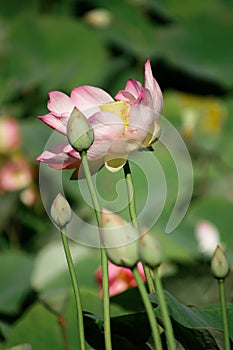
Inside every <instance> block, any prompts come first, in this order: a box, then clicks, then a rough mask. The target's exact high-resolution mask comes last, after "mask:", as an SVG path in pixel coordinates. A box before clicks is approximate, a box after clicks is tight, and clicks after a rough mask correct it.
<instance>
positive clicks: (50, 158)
mask: <svg viewBox="0 0 233 350" xmlns="http://www.w3.org/2000/svg"><path fill="white" fill-rule="evenodd" d="M66 146H67V142H62V143H59V144H57V145H55V146H53V147H51V148H49V149H48V150H46V151H44V152H43V153H42V154H41V155H40V156H39V157H37V160H38V161H39V162H43V163H47V164H48V165H49V166H50V167H51V168H54V169H59V170H61V169H73V168H76V167H78V166H79V165H80V163H81V159H80V156H79V155H78V156H77V157H76V158H74V157H70V156H69V155H67V154H65V153H64V148H65V147H66Z"/></svg>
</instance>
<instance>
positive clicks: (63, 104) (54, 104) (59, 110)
mask: <svg viewBox="0 0 233 350" xmlns="http://www.w3.org/2000/svg"><path fill="white" fill-rule="evenodd" d="M49 97H50V100H49V101H48V105H47V106H48V110H49V111H50V112H52V113H53V114H54V115H55V116H66V117H67V116H69V115H70V113H71V112H72V110H73V109H74V107H75V105H74V103H73V102H72V100H71V98H70V97H69V96H67V95H66V94H64V93H63V92H60V91H52V92H50V93H49Z"/></svg>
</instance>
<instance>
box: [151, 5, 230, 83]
mask: <svg viewBox="0 0 233 350" xmlns="http://www.w3.org/2000/svg"><path fill="white" fill-rule="evenodd" d="M219 28H221V30H219ZM231 33H232V11H231V12H228V13H225V14H224V15H223V14H221V13H217V14H216V15H215V16H206V15H204V14H202V15H199V16H197V17H195V18H191V19H189V20H186V21H183V22H182V23H181V24H174V25H170V26H169V27H167V28H164V29H161V30H160V32H159V34H158V35H157V36H156V39H157V45H158V46H159V47H160V50H161V54H162V55H163V57H164V59H165V60H166V61H167V62H168V63H169V64H171V65H172V66H173V67H176V68H179V69H181V70H184V71H186V72H188V73H189V74H191V75H196V76H198V77H199V78H202V79H207V80H210V81H212V82H215V83H220V84H221V85H222V86H223V87H224V88H226V89H231V88H232V86H233V78H232V74H231V70H232V66H231V63H232V61H233V51H232V50H230V47H229V42H231ZM216 48H217V49H216Z"/></svg>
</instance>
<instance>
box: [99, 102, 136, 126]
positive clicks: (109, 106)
mask: <svg viewBox="0 0 233 350" xmlns="http://www.w3.org/2000/svg"><path fill="white" fill-rule="evenodd" d="M100 109H101V111H105V112H112V113H115V114H117V115H118V116H119V117H120V118H121V120H122V121H123V123H124V128H125V130H127V129H128V126H129V109H130V105H129V104H128V103H127V102H125V101H115V102H110V103H106V104H104V105H102V106H100Z"/></svg>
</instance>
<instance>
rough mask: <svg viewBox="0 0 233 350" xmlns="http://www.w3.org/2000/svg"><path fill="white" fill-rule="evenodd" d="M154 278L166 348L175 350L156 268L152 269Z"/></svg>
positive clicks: (169, 320)
mask: <svg viewBox="0 0 233 350" xmlns="http://www.w3.org/2000/svg"><path fill="white" fill-rule="evenodd" d="M154 280H155V287H156V290H157V294H158V297H159V305H160V308H161V313H162V317H163V322H164V328H165V333H166V338H167V344H168V349H169V350H175V349H176V344H175V338H174V333H173V329H172V324H171V319H170V317H169V313H168V309H167V304H166V300H165V296H164V291H163V287H162V283H161V280H160V277H159V274H158V269H157V268H155V269H154Z"/></svg>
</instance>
